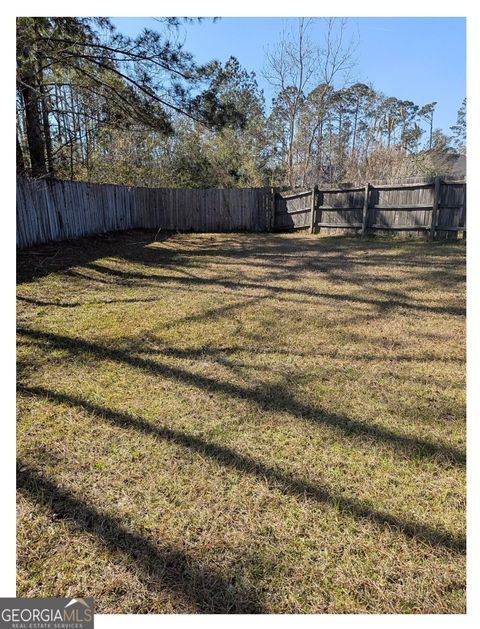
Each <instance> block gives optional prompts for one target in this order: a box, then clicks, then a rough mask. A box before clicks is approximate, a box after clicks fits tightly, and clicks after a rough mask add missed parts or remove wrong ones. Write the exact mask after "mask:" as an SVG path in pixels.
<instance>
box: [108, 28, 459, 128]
mask: <svg viewBox="0 0 480 629" xmlns="http://www.w3.org/2000/svg"><path fill="white" fill-rule="evenodd" d="M113 22H114V24H115V25H116V26H117V28H118V29H119V30H120V31H122V32H124V33H125V34H127V35H136V34H137V33H138V32H140V31H141V30H142V28H144V27H149V28H154V29H158V28H161V25H160V24H159V23H158V22H156V21H155V20H153V19H150V18H146V17H141V18H133V17H128V18H114V19H113ZM293 22H295V18H281V17H266V18H261V17H252V18H248V17H241V18H232V17H228V18H222V19H219V20H218V21H216V22H215V23H213V22H212V21H211V20H210V19H206V20H205V21H202V22H201V23H194V24H190V25H182V26H181V28H180V32H179V37H180V38H181V40H182V41H184V47H185V49H186V50H188V51H189V52H192V53H193V54H194V56H195V59H196V61H197V62H199V63H202V62H206V61H210V60H211V59H219V60H220V61H225V60H227V59H228V57H230V56H231V55H233V56H235V57H237V59H238V60H239V61H240V63H241V64H242V66H243V67H245V68H246V69H247V70H249V71H250V70H253V71H254V72H255V73H256V74H257V80H258V82H259V84H260V86H261V87H262V88H263V89H264V92H265V96H266V100H267V104H269V102H270V100H271V96H272V93H271V91H270V88H269V86H268V85H267V84H266V82H265V80H264V79H263V78H262V74H261V73H262V68H263V65H264V56H265V48H266V46H268V45H272V44H274V43H275V42H276V41H278V39H279V37H280V34H281V32H282V30H283V29H284V28H288V27H289V25H290V24H292V23H293ZM465 27H466V24H465V19H464V18H441V17H425V18H419V17H406V18H403V17H402V18H396V17H384V18H383V17H379V18H367V17H361V18H355V17H352V18H349V19H348V33H349V35H350V36H353V37H354V38H356V40H357V42H358V45H357V50H356V58H357V65H356V68H355V71H354V74H353V79H354V81H355V80H358V81H362V82H366V83H369V82H371V83H372V84H373V85H374V87H375V88H376V89H377V90H380V91H382V92H384V93H385V94H386V95H387V96H396V97H397V98H400V99H403V100H412V101H414V102H415V103H416V104H418V105H424V104H425V103H428V102H431V101H437V102H438V105H437V109H436V113H435V127H440V128H442V129H443V130H444V131H446V132H448V128H449V127H450V126H451V125H452V124H454V123H455V121H456V116H457V110H458V109H459V107H460V105H461V102H462V100H463V98H464V97H465V95H466V68H465V65H466V59H465V57H466V53H465ZM323 28H324V25H322V20H318V21H316V23H315V24H314V26H313V28H312V30H311V38H312V39H313V40H318V42H319V43H320V42H321V39H322V35H321V33H322V29H323Z"/></svg>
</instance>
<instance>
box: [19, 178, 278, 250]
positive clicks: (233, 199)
mask: <svg viewBox="0 0 480 629" xmlns="http://www.w3.org/2000/svg"><path fill="white" fill-rule="evenodd" d="M271 214H272V194H271V190H270V188H228V189H226V188H224V189H218V188H215V189H214V188H212V189H182V188H175V189H168V188H165V189H164V188H129V187H127V186H114V185H107V184H89V183H83V182H75V181H58V180H29V179H24V178H22V177H18V178H17V246H18V247H20V248H21V247H28V246H30V245H34V244H39V243H44V242H49V241H51V240H66V239H70V238H79V237H81V236H87V235H89V234H97V233H102V232H108V231H119V230H124V229H134V228H145V229H159V230H174V231H176V230H178V231H199V232H226V231H265V230H267V229H268V228H269V226H270V224H271Z"/></svg>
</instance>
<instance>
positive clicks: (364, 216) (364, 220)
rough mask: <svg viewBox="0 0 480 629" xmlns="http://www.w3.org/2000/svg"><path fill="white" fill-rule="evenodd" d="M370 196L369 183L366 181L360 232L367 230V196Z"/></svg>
mask: <svg viewBox="0 0 480 629" xmlns="http://www.w3.org/2000/svg"><path fill="white" fill-rule="evenodd" d="M369 196H370V184H369V183H368V182H367V184H366V185H365V198H364V199H363V211H362V234H365V232H366V231H367V221H368V197H369Z"/></svg>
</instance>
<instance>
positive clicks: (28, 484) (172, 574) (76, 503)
mask: <svg viewBox="0 0 480 629" xmlns="http://www.w3.org/2000/svg"><path fill="white" fill-rule="evenodd" d="M17 487H18V489H19V490H20V491H21V492H22V493H25V494H27V495H29V496H30V497H31V498H33V499H34V500H35V501H36V502H37V503H40V504H42V505H45V506H47V507H48V508H49V509H51V510H52V511H53V512H54V513H55V515H56V516H57V518H58V517H60V518H63V519H65V520H66V521H69V522H70V523H72V524H73V526H74V527H75V528H77V529H79V530H80V531H85V532H88V533H92V534H94V535H95V536H97V537H98V538H99V539H100V540H101V542H103V544H105V546H106V547H107V548H108V549H109V550H110V551H112V552H113V553H116V552H118V551H120V552H122V553H123V554H124V555H126V556H127V557H128V558H129V559H131V560H132V561H133V562H134V564H135V568H136V572H137V571H138V572H137V574H138V573H139V576H140V578H141V580H142V582H143V583H144V584H145V586H146V587H147V588H148V589H150V590H151V589H152V588H153V589H154V590H157V591H161V590H168V591H170V592H172V593H174V594H176V595H177V596H180V597H182V598H183V599H184V600H185V601H186V602H187V603H188V604H190V605H192V604H193V605H194V607H195V608H196V611H197V612H199V613H206V614H260V613H263V611H264V610H263V608H262V606H261V604H260V603H259V602H258V600H257V594H256V593H255V592H254V591H253V590H248V589H245V588H242V587H238V586H236V585H235V583H234V580H233V579H228V578H226V577H225V576H223V575H221V574H220V573H219V572H215V571H213V570H210V569H208V568H206V567H205V566H203V565H201V564H200V563H198V562H197V561H196V560H195V559H194V558H193V557H190V556H189V555H187V554H186V553H184V552H182V551H180V550H177V549H175V548H170V547H167V548H164V547H157V546H156V545H155V544H154V543H153V542H152V541H149V540H148V539H146V538H144V537H142V536H141V535H139V534H137V533H133V532H131V531H129V530H128V529H126V528H125V527H124V526H123V524H122V523H121V522H120V521H119V520H118V519H117V518H115V517H113V516H111V515H106V514H104V513H101V512H100V511H98V510H97V509H96V508H95V507H92V506H90V505H88V504H86V503H85V502H83V501H82V500H80V499H79V498H77V497H75V496H74V495H72V494H71V493H70V492H68V491H66V490H64V489H62V488H60V487H58V486H57V485H56V484H55V483H54V482H52V481H51V480H48V479H46V478H44V477H43V476H41V475H40V474H39V473H38V472H37V471H35V470H34V469H32V468H30V467H28V466H27V465H25V464H24V463H22V462H21V461H19V463H18V471H17ZM152 581H153V582H154V585H152ZM45 594H46V595H48V594H49V593H48V592H45ZM183 611H184V612H188V611H189V610H188V608H187V609H184V610H183Z"/></svg>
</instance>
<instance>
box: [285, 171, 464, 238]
mask: <svg viewBox="0 0 480 629" xmlns="http://www.w3.org/2000/svg"><path fill="white" fill-rule="evenodd" d="M274 205H275V212H274V226H275V228H276V229H299V228H300V229H301V228H308V229H310V231H311V232H312V233H314V232H318V231H320V230H354V231H357V232H360V233H365V232H367V231H368V232H380V233H381V232H392V231H398V232H401V231H411V232H418V233H419V234H420V233H425V232H426V233H428V235H429V236H430V237H431V238H433V237H442V238H446V237H449V238H452V237H454V238H456V237H457V233H458V232H459V231H461V232H463V233H464V234H465V233H466V182H465V181H463V180H462V181H458V180H453V179H451V180H449V179H448V178H441V177H436V178H415V179H411V180H408V181H405V180H403V181H398V182H383V181H375V182H372V183H367V184H365V185H362V186H340V187H331V186H330V187H326V186H324V187H317V186H315V187H314V188H312V189H309V190H294V191H285V192H276V193H275V204H274Z"/></svg>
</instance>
